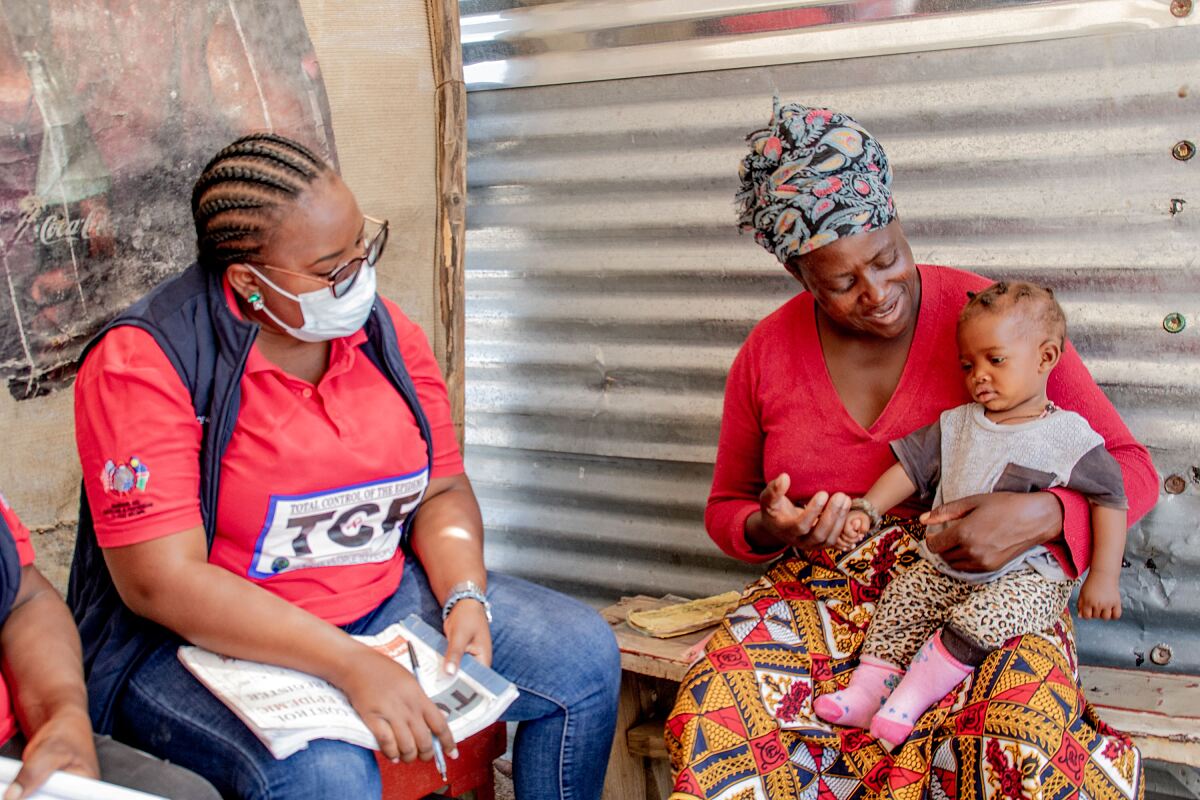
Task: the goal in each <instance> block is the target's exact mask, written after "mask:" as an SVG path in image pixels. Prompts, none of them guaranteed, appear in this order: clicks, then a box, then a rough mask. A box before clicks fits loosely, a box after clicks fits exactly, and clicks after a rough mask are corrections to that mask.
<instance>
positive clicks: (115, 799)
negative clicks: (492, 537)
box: [0, 756, 167, 800]
mask: <svg viewBox="0 0 1200 800" xmlns="http://www.w3.org/2000/svg"><path fill="white" fill-rule="evenodd" d="M20 771H21V762H20V761H16V760H14V759H11V758H5V757H4V756H0V794H2V793H3V792H4V791H5V790H7V789H8V787H9V786H11V785H12V782H13V781H14V780H16V778H17V773H19V772H20ZM29 800H167V798H165V797H163V796H162V795H157V794H146V793H145V792H139V791H137V790H136V789H126V788H125V787H124V786H117V785H115V784H112V783H105V782H103V781H94V780H92V779H91V778H82V777H80V776H79V775H72V774H71V773H69V772H55V773H52V774H51V775H50V777H49V778H48V779H47V780H46V782H45V783H44V784H42V787H41V788H40V789H38V790H37V791H36V792H34V793H33V794H31V795H29Z"/></svg>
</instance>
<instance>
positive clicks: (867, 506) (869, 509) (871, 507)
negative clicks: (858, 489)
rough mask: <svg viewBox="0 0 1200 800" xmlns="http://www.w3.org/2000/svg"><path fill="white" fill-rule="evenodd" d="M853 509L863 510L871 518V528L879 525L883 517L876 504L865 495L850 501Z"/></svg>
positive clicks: (873, 528)
mask: <svg viewBox="0 0 1200 800" xmlns="http://www.w3.org/2000/svg"><path fill="white" fill-rule="evenodd" d="M850 510H851V511H861V512H863V513H864V514H866V515H867V516H868V517H870V518H871V530H875V529H876V528H878V527H879V523H880V521H881V520H882V519H883V518H882V517H881V516H880V515H879V511H878V510H877V509H876V508H875V504H874V503H872V502H871V501H870V500H868V499H867V498H865V497H856V498H855V499H853V500H851V501H850Z"/></svg>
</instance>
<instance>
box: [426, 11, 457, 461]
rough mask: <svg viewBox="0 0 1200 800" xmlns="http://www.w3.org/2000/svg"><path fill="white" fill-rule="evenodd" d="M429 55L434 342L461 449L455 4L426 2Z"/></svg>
mask: <svg viewBox="0 0 1200 800" xmlns="http://www.w3.org/2000/svg"><path fill="white" fill-rule="evenodd" d="M426 8H427V10H428V13H429V33H430V37H431V40H432V41H431V46H432V51H433V80H434V85H435V86H436V87H437V88H436V93H435V105H436V110H435V112H434V113H435V115H436V117H437V149H438V153H437V184H438V209H437V240H436V242H435V244H434V259H435V269H434V275H435V277H434V280H435V281H436V282H437V307H438V311H439V316H438V323H437V324H438V329H437V331H438V338H439V339H440V340H441V343H442V344H443V345H444V347H445V350H444V352H445V354H446V367H445V377H446V388H447V389H448V390H449V392H450V411H451V415H452V417H453V419H454V431H455V433H456V434H457V436H458V446H459V448H461V447H462V446H463V427H464V421H463V418H464V411H465V407H466V393H465V381H464V377H465V372H466V358H465V355H464V352H463V348H464V344H465V329H466V316H465V310H464V308H463V300H464V297H465V288H464V275H463V245H464V240H465V237H466V230H467V222H466V220H467V87H466V84H465V83H464V82H463V65H462V45H461V42H460V39H459V32H458V2H457V0H426Z"/></svg>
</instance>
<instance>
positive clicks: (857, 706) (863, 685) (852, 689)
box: [813, 656, 904, 729]
mask: <svg viewBox="0 0 1200 800" xmlns="http://www.w3.org/2000/svg"><path fill="white" fill-rule="evenodd" d="M903 674H904V673H902V672H901V671H900V669H899V668H897V667H895V666H893V665H891V664H889V663H887V662H886V661H880V660H879V659H875V658H871V657H870V656H864V657H863V660H862V663H860V664H859V665H858V669H856V670H854V674H853V675H851V676H850V684H849V685H848V686H847V687H846V688H845V689H842V690H841V691H837V692H833V693H832V694H823V695H821V696H820V697H818V698H817V699H816V700H814V701H813V711H814V712H815V713H816V715H817V716H818V717H819V718H821V719H823V720H825V721H826V722H833V723H836V724H838V725H845V726H847V727H850V728H864V729H865V728H866V727H867V726H869V725H870V724H871V718H872V717H873V716H874V715H875V713H876V712H877V711H879V707H880V706H881V705H883V704H884V702H886V701H887V698H888V695H890V694H891V693H892V689H894V688H896V684H898V683H899V682H900V676H901V675H903Z"/></svg>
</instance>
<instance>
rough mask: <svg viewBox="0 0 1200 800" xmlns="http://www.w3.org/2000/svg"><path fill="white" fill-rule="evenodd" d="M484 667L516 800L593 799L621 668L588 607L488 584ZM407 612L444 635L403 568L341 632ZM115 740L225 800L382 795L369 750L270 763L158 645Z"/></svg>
mask: <svg viewBox="0 0 1200 800" xmlns="http://www.w3.org/2000/svg"><path fill="white" fill-rule="evenodd" d="M487 594H488V600H489V601H490V602H491V604H492V611H493V614H494V615H495V621H494V622H493V623H492V646H493V652H494V655H493V664H492V666H493V668H494V669H495V670H496V671H497V672H499V673H500V674H501V675H503V676H504V677H506V678H508V679H509V680H510V681H512V682H513V683H514V684H516V686H517V688H518V689H519V690H520V692H521V695H520V697H519V698H518V699H517V700H516V702H514V703H513V704H512V705H511V706H509V708H508V710H507V711H506V712H505V714H504V716H503V717H502V718H503V719H504V720H507V721H514V722H518V723H519V724H518V726H517V735H516V742H515V745H514V753H513V778H514V781H515V788H516V795H517V797H518V798H520V800H552V799H553V798H562V799H563V800H589V799H593V800H594V798H599V796H600V790H601V788H602V787H603V784H604V772H605V767H606V766H607V764H608V752H609V748H610V747H611V744H612V736H613V729H614V727H615V726H616V713H617V691H618V686H619V684H620V676H621V666H620V657H619V655H618V653H617V646H616V642H615V640H614V639H613V635H612V631H611V630H610V629H609V627H608V625H607V624H606V623H605V622H604V620H603V619H602V618H601V617H600V615H599V614H597V613H596V612H595V611H593V610H592V609H590V608H588V607H587V606H585V605H583V604H582V603H579V602H577V601H575V600H572V599H570V598H568V597H565V596H563V595H561V594H558V593H556V592H552V591H550V590H549V589H545V588H543V587H541V586H536V585H534V584H532V583H528V582H526V581H523V580H520V579H518V578H512V577H507V576H504V575H495V574H489V575H488V591H487ZM414 612H415V613H416V614H418V615H419V616H420V617H421V618H423V619H424V620H425V621H426V622H428V623H429V624H430V625H433V626H434V627H435V628H437V629H438V630H441V627H442V620H441V608H440V607H439V606H438V603H437V600H435V599H434V597H433V593H432V591H430V588H429V583H428V580H427V579H426V577H425V572H424V570H423V569H421V567H420V565H419V564H417V563H416V559H415V558H411V557H410V558H409V560H408V564H407V565H406V566H405V569H404V579H403V580H402V581H401V582H400V588H399V589H397V590H396V592H395V594H393V595H392V596H391V597H390V598H389V599H388V600H386V601H385V602H384V603H382V604H381V605H380V606H379V607H378V608H376V609H375V610H374V611H373V612H371V613H370V614H367V615H366V616H365V617H362V618H361V619H358V620H356V621H354V622H352V623H350V624H349V625H345V626H343V627H344V628H345V629H346V630H347V631H348V632H350V633H355V634H370V633H377V632H379V631H381V630H383V629H384V628H386V627H387V626H388V625H390V624H392V623H393V622H397V621H400V620H403V619H404V618H405V617H406V616H408V615H409V614H410V613H414ZM115 736H116V738H118V739H120V740H121V741H124V742H128V743H129V744H131V745H133V746H135V747H138V748H141V749H142V750H145V751H146V752H148V753H153V754H154V755H156V756H158V757H160V758H165V759H168V760H170V761H171V762H173V763H175V764H179V765H181V766H183V767H187V768H188V769H191V770H193V771H194V772H197V773H199V774H200V775H203V776H204V777H205V778H207V779H208V780H209V781H211V782H212V783H213V785H214V786H216V787H217V789H218V790H219V791H220V792H221V795H222V796H224V797H237V798H254V800H258V799H259V798H262V799H263V800H265V799H266V798H288V800H306V799H307V798H313V800H318V799H319V800H325V798H329V797H348V798H356V800H357V798H371V797H379V796H380V792H381V788H380V779H379V769H378V767H377V766H376V764H375V757H374V755H373V753H372V752H371V751H370V750H364V749H363V748H361V747H356V746H355V745H351V744H347V743H345V742H339V741H334V740H331V739H318V740H316V741H314V742H312V743H311V744H309V746H308V748H307V749H305V750H301V751H300V752H298V753H295V754H294V755H292V756H290V757H289V758H287V759H284V760H283V761H276V760H275V759H274V758H273V757H272V756H271V754H270V752H268V751H267V749H266V748H265V747H264V746H263V745H262V744H261V743H260V742H259V741H258V739H257V738H255V736H254V734H252V733H251V732H250V730H249V729H248V728H247V727H246V726H245V725H244V724H242V722H241V720H239V719H238V718H237V717H236V716H234V714H233V712H231V711H229V709H227V708H226V707H225V705H224V704H222V703H221V701H219V700H217V698H216V697H214V696H213V695H212V694H211V693H209V691H208V690H207V689H206V688H204V686H203V685H202V684H201V683H200V682H199V681H197V680H196V679H195V678H193V677H192V674H191V673H190V672H188V671H187V670H186V669H184V668H183V666H182V665H181V664H180V663H179V659H178V658H177V657H176V655H175V647H174V646H167V647H162V648H160V649H159V650H157V651H156V652H155V653H153V654H152V655H151V656H150V657H149V658H148V659H147V660H146V661H145V662H144V663H143V664H142V666H141V667H140V668H139V669H138V670H137V672H136V673H135V674H134V676H133V677H132V679H131V680H130V681H129V684H128V685H127V687H126V688H125V690H124V691H123V692H122V696H121V699H120V702H119V705H118V710H117V722H116V731H115Z"/></svg>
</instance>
